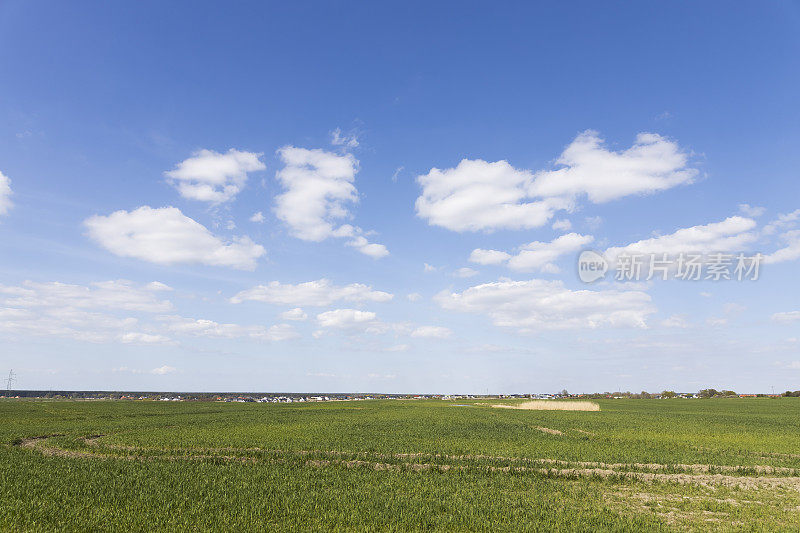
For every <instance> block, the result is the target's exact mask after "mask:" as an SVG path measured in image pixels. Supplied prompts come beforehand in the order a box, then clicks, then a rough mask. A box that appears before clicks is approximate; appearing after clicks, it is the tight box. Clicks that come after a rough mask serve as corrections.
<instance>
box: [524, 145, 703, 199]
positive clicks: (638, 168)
mask: <svg viewBox="0 0 800 533" xmlns="http://www.w3.org/2000/svg"><path fill="white" fill-rule="evenodd" d="M688 159H689V158H688V155H687V154H686V152H684V151H682V150H681V149H680V147H679V146H678V145H677V144H675V143H674V142H672V141H670V140H668V139H666V138H664V137H662V136H660V135H656V134H655V133H640V134H638V135H637V136H636V141H635V142H634V143H633V146H631V147H630V148H628V149H627V150H623V151H621V152H612V151H609V150H607V149H606V148H604V147H603V140H602V139H601V138H600V137H599V136H598V135H597V133H596V132H593V131H585V132H583V133H581V134H580V135H578V137H577V138H576V139H575V140H574V141H572V143H571V144H570V145H569V146H567V148H566V149H565V150H564V152H563V153H562V154H561V157H559V158H558V160H557V161H556V164H557V165H563V168H559V169H557V170H551V171H544V172H540V173H538V174H537V175H536V180H535V181H534V183H533V186H532V187H531V192H532V193H533V195H535V196H542V197H550V196H575V195H582V194H585V195H586V196H587V197H588V198H589V200H590V201H591V202H594V203H604V202H608V201H611V200H616V199H618V198H623V197H625V196H630V195H635V194H649V193H654V192H658V191H663V190H666V189H670V188H672V187H675V186H676V185H681V184H684V183H691V182H692V180H693V179H694V178H695V176H697V170H695V169H692V168H688V167H687V164H688Z"/></svg>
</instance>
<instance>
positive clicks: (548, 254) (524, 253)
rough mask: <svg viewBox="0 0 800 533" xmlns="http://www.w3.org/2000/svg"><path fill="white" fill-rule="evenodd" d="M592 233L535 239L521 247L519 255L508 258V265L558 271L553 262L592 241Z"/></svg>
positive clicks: (519, 268) (516, 268) (524, 268)
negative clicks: (545, 239) (545, 240)
mask: <svg viewBox="0 0 800 533" xmlns="http://www.w3.org/2000/svg"><path fill="white" fill-rule="evenodd" d="M593 240H594V237H592V236H591V235H579V234H577V233H567V234H566V235H561V236H560V237H557V238H555V239H553V240H552V241H550V242H539V241H534V242H531V243H528V244H525V245H522V246H521V247H520V251H519V253H518V254H517V255H515V256H513V257H511V258H510V259H509V260H508V267H509V268H511V269H513V270H522V271H531V270H541V271H543V272H552V273H555V272H558V267H557V266H556V265H555V264H554V263H553V261H555V260H557V259H558V258H559V257H561V256H562V255H565V254H568V253H571V252H576V251H578V250H581V249H582V248H584V247H585V246H586V245H587V244H589V243H590V242H592V241H593Z"/></svg>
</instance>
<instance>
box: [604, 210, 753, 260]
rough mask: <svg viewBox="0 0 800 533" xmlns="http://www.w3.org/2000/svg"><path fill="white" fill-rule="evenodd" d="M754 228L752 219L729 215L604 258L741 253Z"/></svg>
mask: <svg viewBox="0 0 800 533" xmlns="http://www.w3.org/2000/svg"><path fill="white" fill-rule="evenodd" d="M755 227H756V222H755V220H753V219H750V218H744V217H740V216H733V217H728V218H726V219H725V220H723V221H721V222H714V223H712V224H706V225H703V226H692V227H690V228H682V229H679V230H678V231H676V232H674V233H671V234H669V235H662V236H660V237H654V238H652V239H644V240H641V241H637V242H634V243H632V244H629V245H627V246H621V247H613V248H609V249H608V250H606V252H605V255H606V257H607V258H609V259H612V260H613V259H614V258H616V257H617V256H619V255H620V254H649V253H655V254H660V253H666V254H671V255H674V254H679V253H681V252H685V253H692V252H698V253H714V252H733V251H742V250H744V249H745V248H746V247H747V246H748V245H750V244H751V243H752V242H753V241H755V240H756V238H757V235H756V234H755V233H753V232H751V230H753V229H754V228H755Z"/></svg>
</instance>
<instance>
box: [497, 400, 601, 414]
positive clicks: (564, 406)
mask: <svg viewBox="0 0 800 533" xmlns="http://www.w3.org/2000/svg"><path fill="white" fill-rule="evenodd" d="M492 407H499V408H501V409H524V410H526V411H599V410H600V405H599V404H597V403H595V402H584V401H574V402H573V401H560V400H531V401H530V402H522V403H518V404H514V405H505V404H492Z"/></svg>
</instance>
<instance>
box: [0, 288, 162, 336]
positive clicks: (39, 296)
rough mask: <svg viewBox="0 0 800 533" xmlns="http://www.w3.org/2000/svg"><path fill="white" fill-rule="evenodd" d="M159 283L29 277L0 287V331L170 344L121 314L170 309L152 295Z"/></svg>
mask: <svg viewBox="0 0 800 533" xmlns="http://www.w3.org/2000/svg"><path fill="white" fill-rule="evenodd" d="M162 286H163V287H166V285H163V284H159V283H157V282H154V283H150V284H147V285H144V286H137V285H135V284H133V283H132V282H129V281H124V280H120V281H104V282H97V283H92V284H90V285H88V286H83V285H71V284H66V283H59V282H46V283H40V282H32V281H26V282H23V283H22V284H21V285H19V286H0V332H4V333H7V334H11V335H15V334H19V335H26V336H44V337H59V338H66V339H72V340H78V341H84V342H93V343H110V342H122V343H126V344H169V343H171V341H170V339H168V338H167V337H165V336H162V335H158V334H154V333H152V332H150V331H147V330H146V329H147V328H144V327H143V326H142V325H141V324H140V323H139V320H138V319H137V318H135V317H132V316H125V315H126V314H128V313H160V312H164V311H168V310H170V309H171V308H172V304H171V303H170V302H169V301H167V300H160V299H158V298H157V297H156V295H155V293H156V292H159V291H162V290H164V289H163V287H162ZM98 311H102V312H98Z"/></svg>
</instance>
